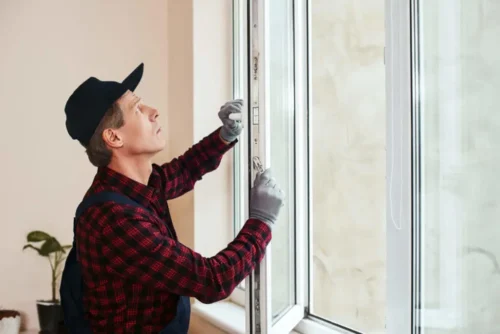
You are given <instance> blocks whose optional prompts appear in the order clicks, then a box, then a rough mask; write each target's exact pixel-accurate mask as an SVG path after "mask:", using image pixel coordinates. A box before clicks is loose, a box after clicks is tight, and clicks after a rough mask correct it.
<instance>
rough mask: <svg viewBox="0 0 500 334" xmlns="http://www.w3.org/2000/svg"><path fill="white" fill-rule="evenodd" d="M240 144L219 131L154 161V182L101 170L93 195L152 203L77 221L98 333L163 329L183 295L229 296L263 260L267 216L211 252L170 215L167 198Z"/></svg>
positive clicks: (107, 206) (207, 299)
mask: <svg viewBox="0 0 500 334" xmlns="http://www.w3.org/2000/svg"><path fill="white" fill-rule="evenodd" d="M233 145H234V144H232V145H226V144H225V143H224V142H223V141H222V140H221V139H220V137H219V131H218V130H217V131H215V132H213V133H212V134H211V135H209V136H208V137H206V138H204V139H203V140H202V141H201V142H200V143H198V144H196V145H194V146H193V147H192V148H190V149H189V150H188V151H187V152H186V153H185V154H184V155H182V156H181V157H179V158H177V159H173V160H172V161H171V162H169V163H166V164H164V165H162V166H158V165H153V172H152V174H151V177H150V179H149V183H148V185H144V184H141V183H138V182H135V181H133V180H131V179H129V178H127V177H125V176H124V175H122V174H119V173H116V172H114V171H112V170H111V169H109V168H100V169H99V170H98V172H97V175H96V177H95V179H94V182H93V184H92V186H91V187H90V189H89V191H88V192H87V195H86V196H88V195H89V194H93V193H96V192H100V191H105V190H107V191H116V192H120V193H122V194H125V195H127V196H129V197H130V198H131V199H133V200H135V201H136V202H138V203H139V204H141V205H143V206H144V207H145V209H143V208H137V207H132V206H128V205H119V204H114V203H111V202H108V203H103V204H99V205H96V206H93V207H91V208H89V209H88V210H87V211H86V212H85V213H83V215H82V216H81V218H80V220H79V222H78V224H77V228H76V241H77V254H78V257H79V260H80V262H81V266H82V272H83V278H84V282H85V293H84V303H85V307H86V311H87V312H88V317H89V320H90V322H91V326H92V329H93V332H94V333H115V334H118V333H158V332H159V331H160V330H161V329H162V328H164V327H165V326H166V325H167V324H168V322H169V321H170V320H171V319H172V318H173V317H174V316H175V312H176V304H177V300H178V298H179V297H178V296H179V295H182V296H190V297H195V298H196V299H198V300H199V301H201V302H204V303H212V302H216V301H218V300H221V299H224V298H226V297H228V296H229V294H231V292H232V291H233V290H234V288H235V287H236V286H237V285H238V284H239V283H240V282H241V281H242V280H243V279H244V278H245V277H246V276H247V275H248V274H250V272H251V271H252V270H253V268H254V267H255V266H256V265H257V264H258V263H259V262H260V261H261V260H262V258H263V256H264V252H265V249H266V246H267V244H268V243H269V241H270V240H271V231H270V229H269V227H268V226H267V225H266V224H265V223H262V222H260V221H257V220H249V221H248V222H247V223H246V224H245V226H244V227H243V228H242V229H241V231H240V233H239V234H238V236H237V237H236V238H235V239H234V241H232V242H231V243H230V244H229V245H228V246H227V248H225V249H224V250H222V251H221V252H219V253H218V254H217V255H215V256H213V257H209V258H207V257H203V256H202V255H200V254H198V253H196V252H194V251H193V250H191V249H189V248H188V247H186V246H184V245H183V244H181V243H180V242H179V241H178V239H177V235H176V233H175V230H174V226H173V225H172V221H171V219H170V214H169V211H168V206H167V200H169V199H173V198H176V197H178V196H181V195H182V194H184V193H186V192H188V191H190V190H192V189H193V187H194V185H195V183H196V181H198V180H200V179H201V177H202V176H203V175H204V174H206V173H208V172H210V171H213V170H215V169H216V168H217V167H218V166H219V164H220V161H221V159H222V156H223V154H224V153H225V152H227V151H228V150H229V149H230V148H231V147H232V146H233ZM207 237H208V236H207Z"/></svg>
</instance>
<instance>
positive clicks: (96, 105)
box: [64, 63, 144, 147]
mask: <svg viewBox="0 0 500 334" xmlns="http://www.w3.org/2000/svg"><path fill="white" fill-rule="evenodd" d="M143 72H144V63H141V64H140V65H139V66H137V68H136V69H135V70H133V71H132V73H130V74H129V75H128V76H127V77H126V78H125V80H123V81H122V82H121V83H120V82H115V81H101V80H99V79H97V78H95V77H90V78H88V79H87V80H85V81H84V82H83V83H82V84H81V85H80V86H78V88H77V89H76V90H75V91H74V92H73V93H72V94H71V96H70V97H69V99H68V101H67V102H66V106H65V107H64V112H65V113H66V129H67V130H68V133H69V135H70V136H71V138H73V139H76V140H78V141H79V142H80V143H81V144H82V145H83V146H85V147H86V146H88V144H89V142H90V138H92V136H93V135H94V132H95V130H96V129H97V126H98V125H99V123H100V122H101V120H102V118H103V117H104V114H105V113H106V111H108V109H109V108H110V107H111V106H112V104H113V103H114V102H115V101H116V100H118V99H119V98H120V97H121V96H122V95H123V94H125V92H126V91H127V90H130V91H134V90H135V89H136V88H137V86H138V85H139V82H140V81H141V79H142V74H143Z"/></svg>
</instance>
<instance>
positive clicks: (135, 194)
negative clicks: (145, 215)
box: [96, 167, 158, 206]
mask: <svg viewBox="0 0 500 334" xmlns="http://www.w3.org/2000/svg"><path fill="white" fill-rule="evenodd" d="M157 178H158V176H157V175H156V173H154V172H153V173H152V174H151V176H150V178H149V181H148V185H145V184H142V183H140V182H137V181H135V180H132V179H131V178H129V177H127V176H125V175H123V174H120V173H118V172H116V171H114V170H112V169H110V168H108V167H101V168H99V169H98V170H97V174H96V181H100V182H102V183H105V184H107V185H109V186H111V187H112V188H114V189H116V190H117V191H119V192H121V193H123V194H124V195H126V196H129V197H130V198H131V199H133V200H135V201H136V202H138V203H139V204H141V205H144V206H147V205H148V204H149V203H151V202H153V200H154V198H155V197H156V196H155V195H156V193H157V191H158V190H157V187H156V185H157V184H158V180H157Z"/></svg>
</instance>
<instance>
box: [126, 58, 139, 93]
mask: <svg viewBox="0 0 500 334" xmlns="http://www.w3.org/2000/svg"><path fill="white" fill-rule="evenodd" d="M143 73H144V63H141V64H140V65H139V66H137V67H136V69H135V70H133V71H132V73H130V74H129V75H128V77H126V78H125V80H123V81H122V85H123V86H125V88H127V89H128V90H130V91H132V92H133V91H134V90H135V89H136V88H137V86H138V85H139V82H141V79H142V74H143Z"/></svg>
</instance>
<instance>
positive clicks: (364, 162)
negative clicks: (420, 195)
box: [309, 0, 386, 333]
mask: <svg viewBox="0 0 500 334" xmlns="http://www.w3.org/2000/svg"><path fill="white" fill-rule="evenodd" d="M310 3H311V8H310V10H311V22H310V23H309V27H310V29H311V33H310V36H311V40H310V44H311V56H312V59H311V60H310V62H311V69H312V73H311V84H312V103H311V105H312V110H311V119H310V122H311V133H310V140H311V159H312V160H311V167H312V169H311V182H312V194H311V195H312V200H311V204H312V207H311V214H312V221H311V224H312V240H311V246H310V247H311V251H312V257H313V262H312V263H311V270H312V289H311V298H312V301H311V302H312V303H311V312H312V314H313V315H316V316H318V317H321V318H324V319H326V320H329V321H331V322H334V323H337V324H339V325H342V326H345V327H349V328H352V329H354V330H357V331H360V332H363V333H384V332H385V299H386V293H385V292H386V287H385V277H386V256H385V249H386V247H385V244H386V227H385V226H386V220H385V219H386V218H385V217H386V216H385V215H386V213H385V205H386V196H385V194H386V186H385V183H386V180H385V176H386V163H385V160H386V152H385V140H386V138H385V137H386V136H385V133H386V125H385V123H386V112H385V73H384V71H385V68H384V58H383V52H384V0H370V1H366V0H351V1H343V0H342V1H340V0H311V1H310Z"/></svg>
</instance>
